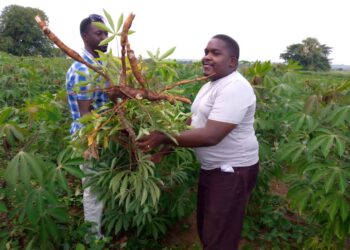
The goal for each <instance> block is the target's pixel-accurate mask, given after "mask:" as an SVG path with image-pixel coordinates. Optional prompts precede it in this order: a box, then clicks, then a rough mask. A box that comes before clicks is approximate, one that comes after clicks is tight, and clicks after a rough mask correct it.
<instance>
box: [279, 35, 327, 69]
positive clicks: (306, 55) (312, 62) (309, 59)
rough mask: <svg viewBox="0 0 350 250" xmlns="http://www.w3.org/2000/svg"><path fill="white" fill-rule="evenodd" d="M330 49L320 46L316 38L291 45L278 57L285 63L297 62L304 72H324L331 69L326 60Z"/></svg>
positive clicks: (323, 45)
mask: <svg viewBox="0 0 350 250" xmlns="http://www.w3.org/2000/svg"><path fill="white" fill-rule="evenodd" d="M331 51H332V48H331V47H328V46H327V45H325V44H320V43H319V41H318V40H317V39H316V38H310V37H309V38H306V39H305V40H303V41H302V43H297V44H292V45H289V46H288V47H287V51H286V52H285V53H282V54H281V55H280V57H281V58H282V59H283V60H285V61H286V62H288V61H290V60H292V61H295V62H298V63H299V64H300V65H301V66H302V67H303V68H304V69H306V70H316V71H319V70H320V71H326V70H330V69H331V65H330V59H329V58H328V56H329V54H330V53H331Z"/></svg>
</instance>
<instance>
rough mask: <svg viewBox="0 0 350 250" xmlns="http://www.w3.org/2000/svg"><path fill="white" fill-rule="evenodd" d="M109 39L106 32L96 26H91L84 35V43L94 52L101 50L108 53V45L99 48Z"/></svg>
mask: <svg viewBox="0 0 350 250" xmlns="http://www.w3.org/2000/svg"><path fill="white" fill-rule="evenodd" d="M107 37H108V33H107V32H106V31H103V30H100V29H99V28H97V27H96V26H95V25H93V24H90V25H89V28H88V30H87V32H86V33H85V34H84V35H83V39H84V42H85V44H86V45H87V46H89V48H90V49H91V50H92V51H95V50H101V51H102V52H106V51H107V48H108V45H103V46H98V45H99V43H100V42H101V41H103V40H104V39H106V38H107Z"/></svg>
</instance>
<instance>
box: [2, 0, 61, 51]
mask: <svg viewBox="0 0 350 250" xmlns="http://www.w3.org/2000/svg"><path fill="white" fill-rule="evenodd" d="M36 15H40V16H41V17H42V18H43V19H44V20H45V21H48V18H47V16H46V14H45V13H44V12H43V11H42V10H39V9H36V8H30V7H27V8H26V7H22V6H18V5H9V6H7V7H5V8H4V9H3V11H2V13H1V15H0V51H5V52H7V53H10V54H13V55H17V56H32V55H41V56H52V55H54V53H55V52H54V51H55V48H54V44H53V43H52V42H51V41H50V40H49V39H47V38H46V36H45V35H44V34H43V33H42V32H41V30H40V29H39V28H38V26H37V24H36V22H35V19H34V17H35V16H36Z"/></svg>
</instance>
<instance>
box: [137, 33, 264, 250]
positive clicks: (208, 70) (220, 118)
mask: <svg viewBox="0 0 350 250" xmlns="http://www.w3.org/2000/svg"><path fill="white" fill-rule="evenodd" d="M204 52H205V55H204V57H203V59H202V64H203V71H204V75H205V76H210V80H211V81H210V82H208V83H206V84H205V85H204V86H203V87H202V88H201V89H200V91H199V92H198V94H197V96H196V98H195V100H194V102H193V104H192V108H191V111H192V121H191V125H192V127H193V128H192V129H190V130H187V131H184V132H182V133H181V134H180V135H177V136H174V137H175V138H176V140H177V142H178V145H177V146H180V147H191V148H194V150H195V153H196V156H197V158H198V160H199V161H200V163H201V170H200V177H199V183H198V204H197V226H198V233H199V238H200V240H201V243H202V245H203V249H205V250H226V249H227V250H232V249H238V244H239V240H240V235H241V231H242V227H243V218H244V213H245V206H246V204H247V202H248V199H249V196H250V194H251V192H252V190H253V188H254V186H255V183H256V179H257V175H258V169H259V145H258V141H257V139H256V136H255V130H254V127H253V124H254V114H255V106H256V97H255V94H254V90H253V88H252V86H251V85H250V83H249V82H248V81H247V80H246V79H245V78H244V77H243V76H242V75H241V74H240V73H239V72H237V71H236V70H237V67H238V58H239V46H238V44H237V42H236V41H235V40H234V39H232V38H231V37H229V36H226V35H216V36H214V37H212V38H211V40H210V41H209V43H208V44H207V46H206V48H205V50H204ZM161 144H165V145H174V143H173V141H172V140H171V139H170V138H169V137H167V136H166V135H165V134H163V133H161V132H157V131H155V132H152V133H151V134H150V136H146V137H144V138H142V139H141V140H140V142H139V147H140V148H141V149H143V150H144V151H148V150H150V149H153V148H155V147H158V146H159V145H161Z"/></svg>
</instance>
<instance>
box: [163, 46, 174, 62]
mask: <svg viewBox="0 0 350 250" xmlns="http://www.w3.org/2000/svg"><path fill="white" fill-rule="evenodd" d="M175 49H176V47H172V48H171V49H169V50H168V51H167V52H165V53H164V54H163V55H161V56H160V57H159V60H163V59H165V58H167V57H168V56H170V55H171V54H172V53H174V51H175Z"/></svg>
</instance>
